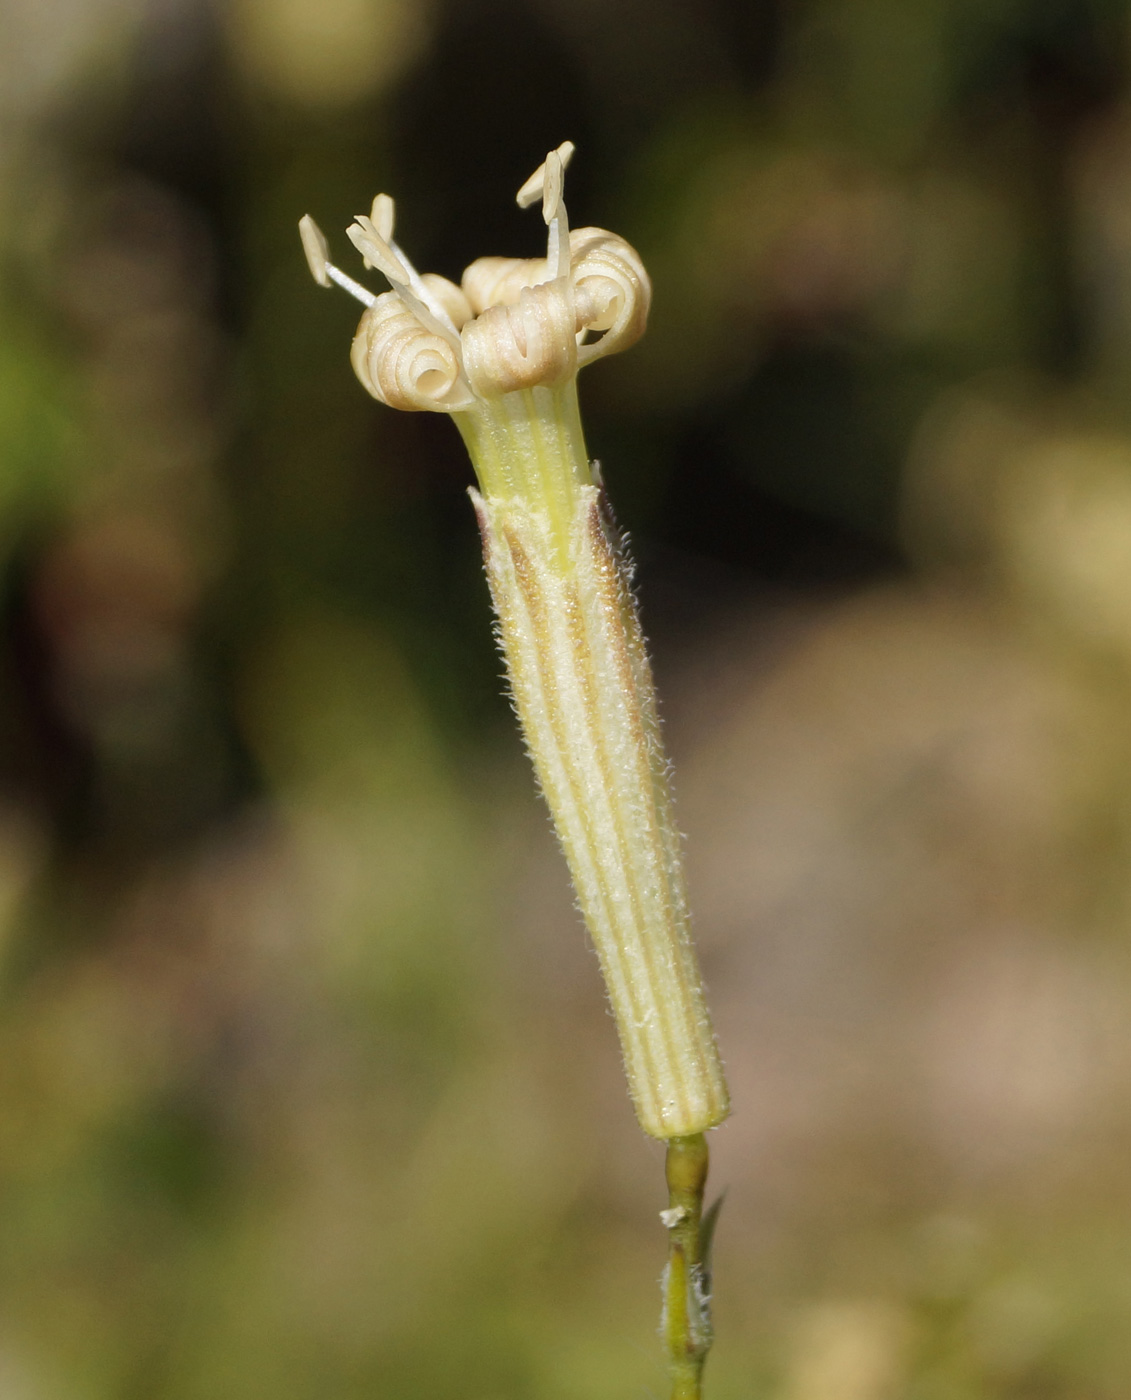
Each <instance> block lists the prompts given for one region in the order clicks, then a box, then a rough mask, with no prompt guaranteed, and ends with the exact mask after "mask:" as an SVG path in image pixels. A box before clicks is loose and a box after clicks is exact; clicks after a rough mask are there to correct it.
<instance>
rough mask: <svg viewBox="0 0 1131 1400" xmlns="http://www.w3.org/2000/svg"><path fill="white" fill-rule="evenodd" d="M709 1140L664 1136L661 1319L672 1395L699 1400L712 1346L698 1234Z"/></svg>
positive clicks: (707, 1285) (707, 1288) (677, 1399)
mask: <svg viewBox="0 0 1131 1400" xmlns="http://www.w3.org/2000/svg"><path fill="white" fill-rule="evenodd" d="M707 1165H708V1153H707V1139H706V1138H705V1137H704V1136H703V1134H702V1133H695V1134H694V1135H693V1136H691V1137H677V1138H670V1139H669V1140H668V1155H667V1164H666V1168H667V1178H668V1193H669V1208H668V1209H667V1210H666V1211H664V1212H663V1221H664V1224H665V1225H666V1226H667V1227H668V1265H667V1268H666V1269H665V1270H664V1279H663V1292H664V1310H663V1318H662V1322H661V1324H660V1330H661V1334H662V1336H663V1338H664V1343H665V1345H666V1347H667V1352H668V1365H669V1368H670V1370H671V1378H672V1400H700V1396H701V1395H702V1380H703V1363H704V1362H705V1361H706V1360H707V1352H708V1351H709V1350H710V1347H711V1340H712V1333H711V1296H710V1277H709V1275H708V1273H707V1261H706V1259H705V1258H704V1252H703V1242H702V1239H701V1224H702V1219H703V1188H704V1187H705V1186H706V1184H707Z"/></svg>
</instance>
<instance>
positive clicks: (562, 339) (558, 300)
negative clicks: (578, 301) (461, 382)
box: [460, 278, 577, 398]
mask: <svg viewBox="0 0 1131 1400" xmlns="http://www.w3.org/2000/svg"><path fill="white" fill-rule="evenodd" d="M575 323H576V313H575V311H574V306H573V295H572V289H571V288H570V285H569V283H568V281H566V279H564V278H562V279H560V280H557V281H554V282H544V283H542V284H541V285H540V286H537V287H524V288H522V290H521V292H520V293H519V299H518V302H517V304H513V305H510V306H489V307H488V308H487V310H486V311H484V312H482V313H481V314H480V315H479V316H477V317H476V318H475V320H474V321H469V322H468V323H467V324H466V325H465V326H464V328H463V330H462V332H461V336H460V338H461V341H462V345H463V365H464V370H465V371H466V373H467V379H468V383H469V384H470V385H471V387H472V389H473V390H474V391H475V393H477V394H479V395H480V396H482V397H485V398H495V397H497V396H498V395H500V394H506V393H510V392H511V391H512V390H514V389H529V388H532V387H533V386H534V385H535V384H546V385H552V384H558V383H560V382H561V381H562V380H563V379H568V378H569V376H570V375H572V374H573V373H574V372H575V371H576V369H577V340H576V337H575Z"/></svg>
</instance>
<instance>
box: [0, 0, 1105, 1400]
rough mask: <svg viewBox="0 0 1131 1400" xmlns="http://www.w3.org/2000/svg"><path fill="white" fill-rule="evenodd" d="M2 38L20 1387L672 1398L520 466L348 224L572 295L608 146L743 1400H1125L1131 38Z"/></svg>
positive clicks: (893, 18) (147, 0) (383, 30)
mask: <svg viewBox="0 0 1131 1400" xmlns="http://www.w3.org/2000/svg"><path fill="white" fill-rule="evenodd" d="M0 28H2V31H3V35H4V38H3V41H2V42H0V204H2V206H3V215H4V217H3V219H2V221H0V229H2V233H0V564H2V570H3V574H2V582H3V589H2V594H0V622H2V626H0V682H2V683H0V956H2V960H0V1400H205V1398H206V1397H207V1400H260V1397H262V1400H268V1397H270V1400H326V1397H333V1400H385V1397H388V1398H389V1400H392V1397H397V1400H409V1398H410V1397H421V1400H444V1398H445V1397H452V1400H455V1397H457V1396H458V1397H460V1400H528V1398H529V1397H535V1398H536V1400H612V1397H614V1396H615V1397H618V1400H620V1397H624V1396H640V1397H646V1396H649V1395H652V1396H654V1395H658V1394H660V1393H662V1392H663V1390H664V1386H665V1382H664V1377H663V1372H662V1367H661V1364H660V1356H659V1348H658V1345H657V1343H656V1341H655V1336H654V1328H655V1319H656V1312H657V1307H658V1293H657V1290H656V1289H655V1288H654V1286H653V1283H654V1279H655V1277H656V1276H657V1275H658V1272H659V1269H660V1266H661V1261H662V1254H663V1247H664V1240H663V1232H662V1230H661V1228H660V1225H659V1222H658V1219H657V1215H656V1212H657V1211H658V1210H659V1208H660V1206H661V1205H662V1204H663V1201H662V1199H661V1196H660V1186H661V1181H662V1175H661V1155H660V1149H659V1147H658V1145H657V1144H654V1143H649V1142H648V1141H646V1140H645V1139H643V1138H642V1136H641V1135H640V1133H639V1131H638V1129H637V1128H636V1126H635V1123H634V1121H633V1119H632V1115H631V1112H630V1109H629V1106H628V1103H627V1099H626V1095H625V1092H624V1088H623V1084H622V1078H621V1073H620V1067H619V1064H618V1061H617V1054H616V1045H615V1037H614V1034H613V1029H612V1023H611V1020H610V1018H609V1016H608V1014H607V1012H606V1008H605V1004H604V1001H603V996H602V992H601V988H600V984H599V978H598V975H597V971H596V965H595V962H594V959H593V958H592V956H591V954H590V953H589V952H588V951H587V949H586V946H585V941H584V936H583V932H582V930H581V928H580V926H579V921H578V919H577V917H576V914H575V913H574V911H573V909H572V905H571V896H570V892H569V889H568V884H567V880H566V875H565V871H564V867H563V864H562V861H561V859H560V856H559V854H558V853H557V851H556V849H555V847H554V844H553V839H552V836H551V834H550V832H549V829H548V824H547V822H546V820H545V817H544V814H543V813H542V811H541V809H540V807H539V804H538V800H537V798H536V795H535V793H534V791H533V784H532V782H531V780H530V776H529V774H528V772H527V769H526V765H525V760H524V757H523V755H522V753H521V748H520V744H519V741H518V738H517V736H516V734H515V733H514V728H513V722H512V719H511V716H510V714H509V711H508V708H507V704H506V701H505V698H504V697H503V696H502V695H501V694H500V689H501V687H500V682H499V678H498V671H499V668H500V663H499V661H498V658H497V655H496V654H495V652H494V650H493V645H492V641H491V632H490V617H489V612H488V605H487V597H486V588H485V585H484V582H483V579H482V576H481V572H480V566H479V561H478V543H477V538H476V533H475V529H474V523H473V519H472V516H471V512H470V509H469V507H468V505H467V502H466V500H465V498H464V494H463V492H464V488H465V486H466V485H467V484H468V482H469V479H470V471H469V468H468V467H467V465H466V462H465V461H464V458H463V452H462V448H461V446H460V444H459V442H458V438H457V435H456V433H455V431H454V430H453V428H452V427H451V425H450V424H449V423H447V422H445V421H443V419H442V417H441V416H439V415H429V414H420V415H397V414H394V413H392V412H391V411H388V410H385V409H384V408H383V407H382V406H380V405H377V404H374V403H372V402H371V401H369V400H368V399H367V398H366V396H365V395H364V393H363V391H362V390H361V389H360V387H359V386H358V384H357V383H356V382H355V381H354V379H353V376H352V374H351V372H350V369H349V365H348V346H349V340H350V336H351V334H352V331H353V325H354V320H355V316H354V309H353V308H351V306H350V305H349V304H348V302H347V300H346V299H345V298H338V297H336V296H335V297H330V296H327V295H326V294H325V293H323V292H322V291H321V290H320V289H319V288H317V287H315V286H314V285H313V284H312V283H311V282H310V280H309V278H308V275H307V272H306V269H305V266H304V263H303V259H302V255H301V251H300V249H299V244H298V239H297V235H296V232H295V224H296V221H297V219H298V217H299V216H300V215H301V214H303V213H304V212H307V211H309V212H311V213H312V214H313V215H314V216H315V217H316V218H317V219H318V220H319V222H320V223H321V224H322V225H323V226H324V227H325V228H326V229H327V230H328V231H330V232H331V242H332V245H333V246H334V249H335V252H336V253H337V255H338V256H339V258H340V260H341V261H342V262H343V264H344V265H345V266H346V267H347V268H349V269H350V270H351V271H357V269H356V268H354V267H353V259H352V257H351V255H350V253H349V249H348V247H347V246H346V243H345V240H344V237H343V236H342V233H341V230H342V229H343V228H344V225H345V224H346V223H347V222H348V220H349V218H350V216H351V215H352V214H353V213H355V212H356V211H357V210H359V209H365V208H368V205H369V201H370V199H371V198H372V196H373V194H374V193H375V192H377V191H378V190H379V189H380V190H388V191H390V192H392V193H394V194H395V195H396V196H397V198H398V201H399V203H398V213H399V221H400V222H399V230H400V231H399V237H400V238H401V241H402V242H403V244H404V246H405V247H406V248H407V249H408V251H409V252H410V254H411V255H412V256H413V257H414V259H415V260H416V261H417V263H418V264H419V265H420V266H422V267H424V268H426V269H429V270H435V271H439V272H443V273H445V274H447V275H449V276H450V275H458V272H459V270H460V269H461V268H462V267H463V266H464V265H465V264H466V263H467V262H469V261H471V260H472V259H473V258H475V257H477V256H480V255H482V254H488V253H500V254H501V253H514V254H521V255H529V254H531V253H533V252H534V251H535V249H536V247H537V243H538V239H539V225H538V222H537V220H536V219H534V218H532V217H531V216H528V215H523V214H521V213H519V212H518V211H517V210H516V209H515V208H514V204H513V194H514V191H515V189H517V187H518V185H519V184H520V183H521V182H522V180H523V179H524V178H525V177H526V175H527V174H528V173H529V172H530V170H531V169H533V168H534V167H535V166H536V165H537V163H538V161H539V160H540V159H541V157H542V155H543V154H544V152H545V151H546V150H547V149H549V148H551V147H552V146H555V145H556V144H557V143H558V142H560V141H561V140H563V139H565V138H567V137H569V138H572V139H574V140H575V141H576V142H577V144H578V148H579V149H578V158H577V160H576V162H575V164H574V166H573V168H572V169H571V172H570V188H569V202H570V211H571V216H572V217H573V219H574V221H575V223H578V224H588V223H597V224H601V225H607V226H609V227H612V228H614V229H616V230H617V231H618V232H621V233H623V234H625V235H626V236H627V237H629V238H630V239H632V241H633V242H634V243H635V244H636V245H637V246H638V247H639V248H640V250H641V252H642V254H643V256H644V259H645V262H646V264H647V265H648V267H649V269H650V271H651V273H652V275H653V279H654V282H655V287H656V302H655V312H654V320H653V325H652V328H651V330H650V332H649V335H648V337H647V338H646V339H645V341H644V342H642V344H641V345H639V346H638V347H636V348H635V349H634V350H633V351H632V353H631V354H629V355H626V356H624V357H623V358H621V359H618V360H616V361H610V362H608V363H607V364H603V365H601V366H600V367H599V368H597V369H595V370H594V371H592V377H591V378H589V379H586V381H585V382H584V386H583V389H582V396H583V406H584V409H585V412H586V422H587V428H588V434H589V440H590V448H591V451H592V452H593V454H594V455H595V456H597V457H599V458H600V459H601V461H602V464H603V470H604V473H605V476H606V479H607V481H608V482H609V484H610V489H611V493H612V495H613V498H614V501H615V502H616V504H617V508H618V512H619V515H620V517H621V520H622V523H623V524H625V525H626V526H627V527H628V528H629V530H630V532H631V535H632V541H633V549H634V553H635V555H636V557H637V559H638V562H639V583H640V593H641V599H642V606H643V611H644V618H645V624H646V628H647V630H648V631H649V633H650V635H651V636H652V638H653V640H654V644H655V653H656V662H657V672H658V677H659V682H660V688H661V691H662V694H663V697H664V702H665V706H664V708H665V716H666V721H667V732H668V738H669V742H670V745H671V749H672V752H673V757H674V760H675V764H676V775H677V789H678V794H679V799H680V819H681V823H682V825H683V828H684V830H685V831H686V833H687V850H688V859H689V866H690V876H691V883H692V895H693V903H694V907H695V910H696V918H697V930H698V937H699V940H700V945H701V950H702V955H703V962H704V966H705V970H706V973H707V977H708V981H709V983H710V986H711V992H712V999H713V1003H714V1006H715V1010H716V1019H717V1024H718V1031H719V1036H720V1040H721V1043H722V1047H723V1051H724V1054H725V1057H726V1060H727V1064H728V1068H729V1073H730V1075H731V1080H732V1089H733V1095H734V1100H735V1113H734V1117H733V1119H732V1120H731V1121H730V1122H729V1123H728V1124H727V1125H726V1126H725V1127H724V1128H722V1129H721V1130H720V1131H719V1132H717V1133H716V1134H715V1135H714V1136H713V1139H712V1149H713V1154H714V1163H715V1167H714V1174H713V1181H714V1183H715V1185H716V1186H717V1188H719V1189H722V1188H725V1189H726V1193H727V1194H726V1202H725V1207H724V1210H723V1214H722V1220H721V1224H720V1228H719V1233H718V1238H717V1246H716V1249H717V1259H716V1275H715V1281H716V1294H717V1304H716V1314H717V1327H718V1340H717V1345H716V1349H715V1352H714V1354H713V1356H712V1359H711V1362H710V1365H709V1371H708V1377H709V1392H708V1393H709V1394H711V1395H712V1396H713V1397H715V1400H740V1398H741V1400H746V1398H747V1397H763V1396H764V1397H772V1400H1125V1397H1126V1396H1127V1395H1128V1394H1129V1393H1131V1270H1129V1268H1128V1264H1127V1259H1128V1257H1131V1186H1129V1185H1128V1182H1127V1173H1126V1170H1125V1163H1126V1160H1127V1156H1128V1150H1129V1148H1131V1106H1129V1105H1131V957H1129V951H1131V800H1129V794H1131V738H1129V734H1131V727H1129V724H1128V716H1129V714H1131V414H1129V411H1128V407H1127V404H1128V400H1129V390H1131V97H1129V90H1128V66H1129V65H1128V58H1129V56H1131V22H1129V18H1128V13H1127V10H1126V7H1125V6H1124V5H1123V4H1120V3H1116V0H980V3H978V4H973V3H969V0H914V3H908V0H805V2H804V3H803V0H693V3H687V4H680V3H674V0H650V3H647V4H645V3H643V0H604V3H602V4H600V5H598V4H595V3H593V0H429V2H428V3H424V0H320V3H319V4H318V5H317V6H315V5H311V4H310V3H300V0H215V3H206V2H205V0H0ZM335 231H336V232H335ZM359 275H360V274H359Z"/></svg>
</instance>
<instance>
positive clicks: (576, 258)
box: [569, 228, 652, 365]
mask: <svg viewBox="0 0 1131 1400" xmlns="http://www.w3.org/2000/svg"><path fill="white" fill-rule="evenodd" d="M569 245H570V278H571V280H572V282H573V286H574V295H575V297H576V302H577V319H578V326H577V329H578V330H579V331H582V330H588V331H603V332H604V334H603V335H602V336H601V339H600V340H597V341H593V342H592V343H591V344H584V343H583V344H582V345H581V347H580V349H579V351H578V357H577V359H578V364H579V365H584V364H588V363H589V362H590V361H591V360H596V359H600V357H601V356H602V355H610V354H613V353H614V352H615V351H617V350H626V349H627V348H628V347H629V346H630V345H633V344H635V342H636V341H638V340H639V339H640V337H641V336H642V335H643V334H644V329H645V327H646V326H647V324H648V311H649V308H650V307H651V305H652V283H651V280H650V279H649V277H648V274H647V272H645V270H644V264H643V262H641V260H640V254H639V253H638V252H637V251H636V249H635V248H634V247H633V246H632V244H631V243H627V242H626V241H625V240H624V239H623V238H618V237H617V235H616V234H615V233H609V232H608V231H607V230H606V229H603V228H579V229H574V230H573V232H572V233H571V234H570V236H569Z"/></svg>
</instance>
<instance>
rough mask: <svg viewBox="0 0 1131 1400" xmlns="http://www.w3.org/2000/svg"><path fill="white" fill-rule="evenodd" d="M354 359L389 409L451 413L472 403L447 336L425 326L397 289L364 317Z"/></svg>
mask: <svg viewBox="0 0 1131 1400" xmlns="http://www.w3.org/2000/svg"><path fill="white" fill-rule="evenodd" d="M448 285H449V286H451V285H452V284H451V283H449V284H448ZM453 290H454V291H458V288H455V287H453ZM350 360H351V362H352V364H353V367H354V372H355V373H356V374H357V377H358V378H359V379H360V380H361V382H362V384H363V385H364V386H365V388H366V389H368V390H369V392H370V393H371V394H372V395H373V397H374V398H376V399H380V400H381V402H382V403H386V404H388V405H389V407H390V408H402V409H408V410H416V411H420V410H431V411H433V412H441V413H452V412H455V411H456V410H458V409H461V408H467V407H469V406H470V404H471V402H472V399H471V395H470V394H469V393H468V391H467V387H466V384H465V382H464V380H463V375H462V373H461V367H460V361H459V356H458V355H457V354H456V352H455V350H454V349H453V347H452V345H451V344H450V342H449V341H448V339H447V338H446V337H445V336H442V335H437V334H435V333H434V332H433V331H430V330H429V329H428V328H427V327H426V326H423V325H422V324H421V323H420V320H419V319H418V317H417V316H416V314H415V313H414V312H412V311H410V310H409V308H408V307H407V306H405V304H404V302H403V301H401V299H400V297H399V296H398V295H397V294H396V293H395V292H386V293H385V294H384V295H383V296H379V297H378V298H377V300H376V301H375V302H374V304H373V305H372V306H371V307H370V308H369V310H368V311H366V312H365V314H364V315H363V316H362V318H361V322H360V324H359V325H358V328H357V334H356V335H355V336H354V340H353V347H352V349H351V351H350Z"/></svg>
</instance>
